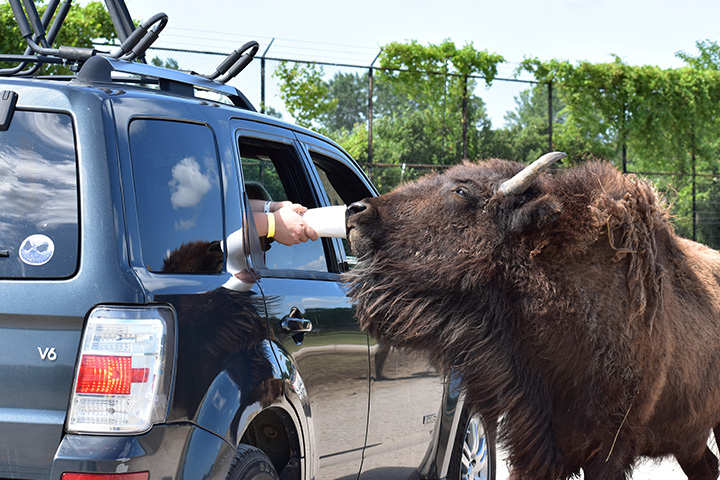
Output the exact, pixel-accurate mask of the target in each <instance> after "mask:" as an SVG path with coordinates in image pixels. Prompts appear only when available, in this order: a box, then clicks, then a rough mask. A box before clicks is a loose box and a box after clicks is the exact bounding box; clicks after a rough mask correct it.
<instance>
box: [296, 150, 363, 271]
mask: <svg viewBox="0 0 720 480" xmlns="http://www.w3.org/2000/svg"><path fill="white" fill-rule="evenodd" d="M310 157H311V158H312V160H313V163H314V164H315V167H316V169H317V173H318V177H320V181H321V182H322V184H323V187H324V189H325V193H326V194H327V196H328V200H329V201H330V204H331V205H350V204H352V203H353V202H357V201H358V200H362V199H363V198H366V197H369V196H371V195H372V193H371V192H370V191H369V190H368V189H367V187H366V186H365V185H364V184H363V182H362V180H360V178H358V176H357V174H356V173H355V172H353V171H352V170H351V169H349V168H348V167H346V166H345V165H343V164H342V162H340V161H338V160H334V159H333V158H331V157H328V156H326V155H322V154H320V153H317V152H315V151H313V150H310ZM342 245H343V249H344V250H345V262H346V264H347V267H349V268H352V267H353V266H355V265H356V264H357V258H356V257H354V256H353V255H351V254H350V252H351V249H350V243H349V242H348V241H347V239H342Z"/></svg>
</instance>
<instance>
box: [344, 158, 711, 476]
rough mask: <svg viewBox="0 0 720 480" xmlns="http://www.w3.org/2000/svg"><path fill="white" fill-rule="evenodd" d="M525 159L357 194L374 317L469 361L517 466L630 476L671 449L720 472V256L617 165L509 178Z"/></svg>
mask: <svg viewBox="0 0 720 480" xmlns="http://www.w3.org/2000/svg"><path fill="white" fill-rule="evenodd" d="M523 167H524V165H522V164H519V163H514V162H506V161H501V160H491V161H488V162H482V163H479V164H469V163H466V164H464V165H459V166H456V167H454V168H452V169H451V170H449V171H448V172H446V173H445V174H442V175H432V176H428V177H425V178H423V179H421V180H419V181H418V182H416V183H412V184H406V185H403V186H401V187H399V188H398V189H396V190H395V191H393V192H391V193H389V194H386V195H383V196H380V197H376V198H369V199H365V200H364V201H362V202H358V203H356V204H353V205H352V206H351V207H350V209H349V211H348V219H347V227H348V238H349V240H350V242H351V245H352V247H353V251H354V253H355V254H356V255H358V256H359V257H360V258H361V260H360V262H359V264H358V266H357V267H356V268H355V269H354V270H353V271H352V272H351V273H349V274H348V276H347V279H346V280H347V283H348V291H349V294H350V295H351V296H352V297H353V299H354V300H355V301H356V302H357V314H358V318H359V320H360V323H361V325H362V327H363V328H364V329H365V330H366V331H368V332H369V333H370V334H372V335H373V336H375V337H376V338H378V339H379V341H380V342H384V343H386V344H388V345H391V346H395V347H400V348H408V349H414V350H419V351H424V352H426V353H427V354H428V356H429V357H430V358H431V359H432V360H433V361H435V362H436V363H437V364H438V365H439V366H441V367H442V368H444V369H445V370H446V371H451V370H454V371H457V372H459V373H460V374H461V377H462V384H463V389H464V391H465V394H466V404H467V405H469V406H470V407H471V408H473V409H474V410H475V411H478V412H480V413H482V414H483V415H484V416H485V417H486V419H487V420H489V421H490V422H492V421H496V420H499V421H500V422H501V424H500V431H499V434H500V440H501V442H503V443H504V444H505V445H506V446H507V448H508V451H509V461H510V463H511V467H512V478H514V479H523V480H525V479H546V480H556V479H564V478H569V477H571V476H574V475H577V474H579V472H580V470H581V469H582V470H583V471H584V476H585V478H586V479H587V480H597V479H624V478H627V476H628V475H630V473H631V471H632V467H633V465H634V462H635V459H636V458H637V457H639V456H650V457H661V456H666V455H674V456H675V457H676V459H677V460H678V462H679V463H680V465H681V467H682V468H683V470H684V471H685V473H686V474H687V475H688V477H689V478H690V480H705V479H715V478H717V476H718V462H717V460H716V459H715V456H714V455H713V454H712V453H711V451H710V450H709V449H707V446H706V441H707V439H708V436H709V435H710V432H711V430H712V429H713V427H715V429H716V430H715V434H716V437H717V436H718V434H720V432H719V431H718V430H720V429H719V428H718V427H717V425H718V424H719V423H720V381H719V380H718V379H719V374H718V369H719V368H720V254H718V253H717V252H715V251H714V250H711V249H709V248H707V247H705V246H702V245H700V244H697V243H694V242H691V241H689V240H685V239H682V238H679V237H678V236H676V235H675V233H674V231H673V228H672V226H671V224H670V223H669V221H668V212H667V207H666V205H665V204H664V203H663V202H662V201H661V200H660V199H659V198H658V196H657V194H656V192H655V190H654V189H653V187H652V186H651V185H650V184H648V183H647V182H645V181H643V180H640V179H638V178H635V177H633V176H623V175H621V174H620V173H619V172H618V171H617V170H615V169H614V168H613V167H612V166H610V165H608V164H604V163H589V164H586V165H583V166H580V167H576V168H573V169H567V170H562V171H557V172H556V173H554V174H552V175H551V174H544V175H540V174H535V175H534V176H533V177H531V178H530V180H529V181H528V182H526V183H528V184H527V185H524V186H522V187H521V188H515V187H513V189H511V190H513V191H510V192H508V191H506V188H507V185H508V183H506V181H507V180H508V179H509V178H511V177H513V176H515V175H516V174H517V173H518V172H520V171H521V170H522V169H523Z"/></svg>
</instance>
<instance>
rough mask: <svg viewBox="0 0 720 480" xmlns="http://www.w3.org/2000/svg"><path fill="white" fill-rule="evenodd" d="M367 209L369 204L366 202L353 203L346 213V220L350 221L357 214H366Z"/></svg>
mask: <svg viewBox="0 0 720 480" xmlns="http://www.w3.org/2000/svg"><path fill="white" fill-rule="evenodd" d="M367 208H368V204H367V203H365V200H360V201H359V202H355V203H352V204H350V206H349V207H348V208H347V210H346V211H345V219H346V220H349V219H350V217H352V216H353V215H355V214H357V213H361V212H364V211H365V210H367Z"/></svg>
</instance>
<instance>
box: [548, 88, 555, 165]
mask: <svg viewBox="0 0 720 480" xmlns="http://www.w3.org/2000/svg"><path fill="white" fill-rule="evenodd" d="M553 150H555V147H554V146H553V85H552V80H550V81H549V82H548V151H549V152H552V151H553Z"/></svg>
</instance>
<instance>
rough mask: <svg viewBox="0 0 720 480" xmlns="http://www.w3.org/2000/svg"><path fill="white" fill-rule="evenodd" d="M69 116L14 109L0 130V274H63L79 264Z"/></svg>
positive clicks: (73, 142)
mask: <svg viewBox="0 0 720 480" xmlns="http://www.w3.org/2000/svg"><path fill="white" fill-rule="evenodd" d="M78 250H79V225H78V191H77V162H76V155H75V135H74V132H73V124H72V119H71V118H70V116H69V115H67V114H64V113H57V112H37V111H22V110H18V111H16V112H15V113H14V115H13V118H12V122H11V123H10V127H9V128H8V130H6V131H0V278H28V279H30V278H67V277H70V276H72V275H73V274H74V273H75V272H76V271H77V267H78Z"/></svg>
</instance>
